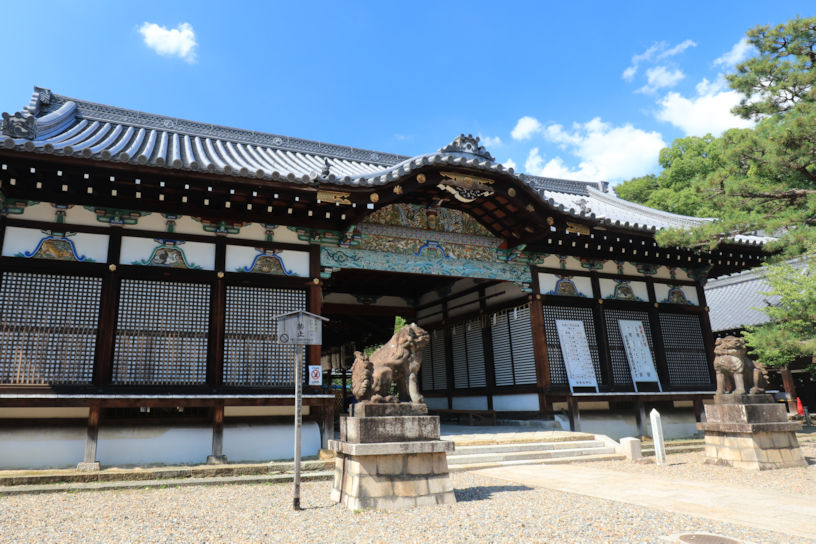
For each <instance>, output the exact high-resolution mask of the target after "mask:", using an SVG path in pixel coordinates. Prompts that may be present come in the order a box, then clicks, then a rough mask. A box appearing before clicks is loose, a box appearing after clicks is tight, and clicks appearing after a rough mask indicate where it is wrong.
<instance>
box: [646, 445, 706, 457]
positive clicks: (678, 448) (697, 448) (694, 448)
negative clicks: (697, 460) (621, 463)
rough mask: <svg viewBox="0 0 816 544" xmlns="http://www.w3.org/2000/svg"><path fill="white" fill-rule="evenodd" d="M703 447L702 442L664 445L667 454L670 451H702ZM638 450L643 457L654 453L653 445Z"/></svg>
mask: <svg viewBox="0 0 816 544" xmlns="http://www.w3.org/2000/svg"><path fill="white" fill-rule="evenodd" d="M704 449H705V445H704V444H702V443H700V444H686V445H680V446H669V445H667V446H666V453H667V454H671V453H691V452H695V451H703V450H704ZM640 451H641V454H643V456H644V457H649V456H652V455H654V446H644V447H643V448H642V449H641V450H640Z"/></svg>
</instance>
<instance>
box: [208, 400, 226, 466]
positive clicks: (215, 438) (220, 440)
mask: <svg viewBox="0 0 816 544" xmlns="http://www.w3.org/2000/svg"><path fill="white" fill-rule="evenodd" d="M226 462H227V456H226V455H224V403H223V402H217V403H216V404H215V406H213V428H212V454H211V455H208V456H207V464H208V465H220V464H223V463H226Z"/></svg>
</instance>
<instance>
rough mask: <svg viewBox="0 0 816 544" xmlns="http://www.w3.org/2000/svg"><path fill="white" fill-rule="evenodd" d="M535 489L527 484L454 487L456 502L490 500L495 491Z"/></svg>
mask: <svg viewBox="0 0 816 544" xmlns="http://www.w3.org/2000/svg"><path fill="white" fill-rule="evenodd" d="M533 489H534V488H532V487H529V486H526V485H477V486H473V487H465V488H462V489H454V490H453V492H454V494H455V495H456V502H471V501H486V500H489V499H490V498H491V497H492V496H493V495H494V494H495V493H504V492H507V491H533Z"/></svg>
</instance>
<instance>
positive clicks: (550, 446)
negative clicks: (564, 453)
mask: <svg viewBox="0 0 816 544" xmlns="http://www.w3.org/2000/svg"><path fill="white" fill-rule="evenodd" d="M600 447H604V443H603V442H601V441H600V440H576V441H571V442H526V443H521V444H487V445H483V446H460V445H459V444H457V445H456V451H455V452H454V455H459V454H462V455H465V454H477V453H479V454H485V453H506V452H516V451H517V452H521V451H546V450H571V449H580V448H600Z"/></svg>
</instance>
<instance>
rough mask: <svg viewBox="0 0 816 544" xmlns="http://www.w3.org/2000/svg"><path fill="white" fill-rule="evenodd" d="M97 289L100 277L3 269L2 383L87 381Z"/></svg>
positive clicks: (0, 290)
mask: <svg viewBox="0 0 816 544" xmlns="http://www.w3.org/2000/svg"><path fill="white" fill-rule="evenodd" d="M101 290H102V280H101V279H100V278H91V277H82V276H63V275H53V274H29V273H23V272H4V273H3V275H2V283H0V383H13V384H82V383H89V382H90V381H91V379H92V376H93V360H94V350H95V349H96V333H97V324H98V321H99V300H100V296H101Z"/></svg>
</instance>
